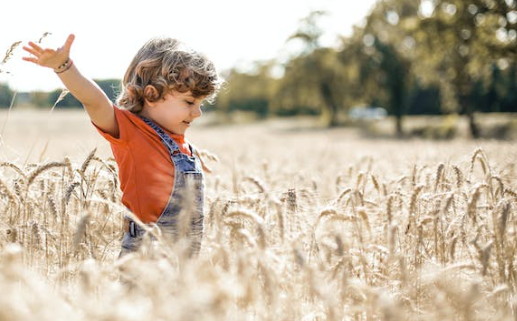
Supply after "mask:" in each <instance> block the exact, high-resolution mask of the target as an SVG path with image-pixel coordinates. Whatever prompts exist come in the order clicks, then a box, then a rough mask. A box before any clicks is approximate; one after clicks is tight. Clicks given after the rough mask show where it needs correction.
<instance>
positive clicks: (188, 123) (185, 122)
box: [183, 120, 192, 125]
mask: <svg viewBox="0 0 517 321" xmlns="http://www.w3.org/2000/svg"><path fill="white" fill-rule="evenodd" d="M183 123H184V124H187V125H190V123H192V122H190V121H186V120H184V121H183Z"/></svg>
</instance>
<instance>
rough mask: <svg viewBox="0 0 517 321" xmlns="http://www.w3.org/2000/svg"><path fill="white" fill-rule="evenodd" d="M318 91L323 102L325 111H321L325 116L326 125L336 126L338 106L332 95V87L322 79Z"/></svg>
mask: <svg viewBox="0 0 517 321" xmlns="http://www.w3.org/2000/svg"><path fill="white" fill-rule="evenodd" d="M320 93H321V97H322V98H323V101H324V102H325V111H324V112H323V116H324V117H325V118H326V119H325V123H326V124H327V126H328V127H336V126H337V125H338V119H337V114H338V113H337V109H338V108H337V105H336V103H335V102H334V99H333V97H332V89H331V87H330V84H329V83H328V82H325V81H324V82H322V83H321V84H320Z"/></svg>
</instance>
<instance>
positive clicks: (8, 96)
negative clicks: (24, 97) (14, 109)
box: [0, 84, 14, 108]
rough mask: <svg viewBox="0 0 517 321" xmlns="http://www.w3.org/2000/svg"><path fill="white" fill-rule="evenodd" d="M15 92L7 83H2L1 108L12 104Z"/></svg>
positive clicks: (0, 88) (0, 89)
mask: <svg viewBox="0 0 517 321" xmlns="http://www.w3.org/2000/svg"><path fill="white" fill-rule="evenodd" d="M13 96H14V92H13V91H12V90H11V88H9V85H7V84H0V108H1V107H3V108H7V107H9V106H11V101H12V100H13Z"/></svg>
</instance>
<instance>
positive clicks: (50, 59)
mask: <svg viewBox="0 0 517 321" xmlns="http://www.w3.org/2000/svg"><path fill="white" fill-rule="evenodd" d="M74 39H75V36H74V35H73V34H70V35H69V36H68V38H66V41H65V44H64V45H63V46H62V47H60V48H58V49H50V48H41V47H40V46H39V45H38V44H36V43H34V42H32V41H29V46H24V47H23V50H25V51H27V52H28V53H30V54H32V56H31V57H23V58H22V59H23V60H25V61H30V62H33V63H35V64H37V65H40V66H43V67H48V68H52V69H56V68H58V67H59V66H61V65H62V64H63V63H64V62H66V61H67V59H68V58H69V55H70V48H71V47H72V43H73V42H74Z"/></svg>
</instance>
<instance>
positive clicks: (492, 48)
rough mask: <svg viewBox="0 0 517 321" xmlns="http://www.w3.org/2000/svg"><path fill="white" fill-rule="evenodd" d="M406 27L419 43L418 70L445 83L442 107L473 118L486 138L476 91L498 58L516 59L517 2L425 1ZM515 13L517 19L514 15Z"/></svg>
mask: <svg viewBox="0 0 517 321" xmlns="http://www.w3.org/2000/svg"><path fill="white" fill-rule="evenodd" d="M419 5H420V6H419V16H414V17H407V19H405V20H404V21H403V26H404V27H405V30H407V31H408V32H409V33H410V35H411V37H412V38H413V39H414V41H415V42H416V44H417V45H416V46H415V50H414V53H415V60H417V61H418V62H419V63H418V64H417V65H416V67H417V74H418V75H419V77H420V78H421V79H423V80H425V81H427V82H434V83H437V84H438V85H439V87H440V94H441V95H440V96H441V97H442V106H443V107H444V108H445V109H448V110H457V111H459V112H460V113H462V114H465V115H466V116H467V117H468V120H469V128H470V133H471V136H472V137H474V138H477V137H479V136H480V130H479V126H478V124H477V122H476V119H475V113H474V112H475V108H474V107H475V105H476V104H475V101H473V97H475V95H472V93H473V92H474V91H475V90H476V89H479V88H478V87H476V83H477V82H479V81H481V80H482V79H483V78H486V77H487V75H490V74H491V73H490V66H491V65H492V63H493V62H495V61H496V60H497V59H509V60H510V61H513V60H512V59H515V52H516V45H515V38H516V36H517V34H516V31H515V22H516V21H515V20H517V17H516V15H517V12H516V11H515V1H513V0H509V1H495V0H433V1H430V0H421V1H419ZM512 17H513V18H512Z"/></svg>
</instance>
